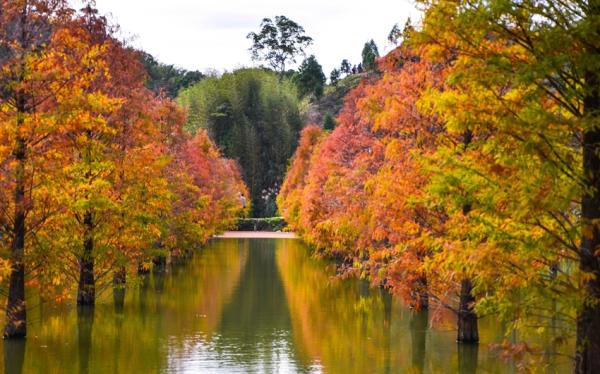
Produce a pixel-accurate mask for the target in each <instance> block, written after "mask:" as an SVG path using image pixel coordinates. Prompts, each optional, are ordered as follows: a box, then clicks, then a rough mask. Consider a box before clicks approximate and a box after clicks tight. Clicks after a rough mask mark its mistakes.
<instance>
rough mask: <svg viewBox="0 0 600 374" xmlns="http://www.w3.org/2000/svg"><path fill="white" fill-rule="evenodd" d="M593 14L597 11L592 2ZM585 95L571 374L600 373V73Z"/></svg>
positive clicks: (589, 77)
mask: <svg viewBox="0 0 600 374" xmlns="http://www.w3.org/2000/svg"><path fill="white" fill-rule="evenodd" d="M595 3H596V7H595V8H594V9H595V10H596V11H598V10H599V8H600V7H599V6H598V4H597V3H598V2H597V1H596V2H595ZM585 79H586V87H587V88H588V90H589V92H588V93H587V96H586V99H585V100H584V105H585V111H586V117H587V119H588V120H590V121H593V123H590V124H588V126H587V127H588V130H587V131H586V132H585V133H584V135H583V173H584V176H585V177H586V178H587V180H586V182H587V186H588V187H589V189H588V190H587V193H586V194H585V195H584V196H583V199H582V207H581V208H582V223H583V229H582V232H583V237H582V240H581V247H580V248H579V260H580V263H579V267H580V269H581V271H582V272H586V273H588V274H592V275H593V277H590V278H587V279H588V280H587V281H586V282H585V283H584V285H583V287H584V295H585V299H584V300H583V306H582V309H581V310H580V312H579V315H578V316H577V349H576V354H575V373H577V374H591V373H600V264H599V263H598V256H597V255H596V251H598V249H599V248H600V229H599V222H600V129H599V125H600V124H599V123H598V119H599V118H600V73H596V72H588V74H586V77H585Z"/></svg>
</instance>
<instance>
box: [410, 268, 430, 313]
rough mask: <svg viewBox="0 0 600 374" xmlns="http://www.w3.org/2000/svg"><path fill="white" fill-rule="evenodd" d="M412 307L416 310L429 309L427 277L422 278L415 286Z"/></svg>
mask: <svg viewBox="0 0 600 374" xmlns="http://www.w3.org/2000/svg"><path fill="white" fill-rule="evenodd" d="M412 299H413V301H412V303H411V307H413V308H414V309H416V310H427V309H429V292H428V291H427V277H426V276H424V275H423V276H422V277H419V279H418V280H417V281H416V282H415V284H414V285H413V291H412Z"/></svg>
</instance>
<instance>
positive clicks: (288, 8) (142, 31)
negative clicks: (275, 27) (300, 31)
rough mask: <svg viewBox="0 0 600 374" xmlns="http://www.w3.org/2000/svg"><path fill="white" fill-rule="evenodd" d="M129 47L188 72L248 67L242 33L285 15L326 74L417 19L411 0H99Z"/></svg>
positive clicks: (384, 44) (385, 46) (385, 44)
mask: <svg viewBox="0 0 600 374" xmlns="http://www.w3.org/2000/svg"><path fill="white" fill-rule="evenodd" d="M96 3H97V7H98V9H99V10H100V12H101V13H104V14H109V15H110V18H111V19H112V20H113V21H114V22H116V23H118V24H119V25H120V26H121V29H122V30H123V33H124V35H125V36H126V37H127V38H133V42H132V43H131V44H133V45H134V46H136V47H138V48H141V49H143V50H145V51H147V52H149V53H151V54H152V55H154V56H155V57H156V58H158V59H159V60H160V61H162V62H165V63H168V64H174V65H177V66H179V67H183V68H186V69H189V70H200V71H207V70H211V69H216V70H218V71H221V72H222V71H223V70H229V71H231V70H233V69H235V68H238V67H242V66H253V65H254V64H253V63H252V61H251V60H250V54H249V52H248V48H249V47H250V41H249V40H248V39H246V35H247V34H248V33H249V32H251V31H258V30H259V25H260V22H261V20H262V19H263V18H265V17H270V18H273V17H274V16H276V15H285V16H287V17H288V18H291V19H292V20H294V21H296V22H298V23H299V24H300V25H302V26H303V27H304V28H305V30H306V34H307V35H308V36H311V37H312V38H313V39H314V44H313V46H312V47H310V49H309V51H308V53H309V54H315V55H316V57H317V59H318V60H319V62H320V63H321V65H323V69H324V71H325V74H326V75H327V76H329V72H330V71H331V70H332V69H333V68H334V67H338V66H339V63H340V62H341V61H342V59H344V58H347V59H349V60H350V61H351V62H352V63H358V62H360V53H361V50H362V47H363V45H364V43H365V42H366V41H367V40H369V39H371V38H373V39H374V40H375V42H376V43H377V45H378V46H379V50H380V52H385V51H388V50H389V49H390V46H389V43H388V42H387V40H386V38H387V35H388V33H389V31H390V30H391V28H392V26H393V25H394V24H395V23H398V24H399V25H400V26H403V25H404V22H405V21H406V18H407V17H409V16H410V17H411V18H412V20H413V21H415V20H418V19H419V13H418V12H417V10H416V8H415V4H414V3H413V2H412V1H411V0H361V1H356V0H345V1H343V0H251V1H248V0H168V1H166V0H96Z"/></svg>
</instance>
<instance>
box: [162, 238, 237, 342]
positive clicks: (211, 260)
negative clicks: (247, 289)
mask: <svg viewBox="0 0 600 374" xmlns="http://www.w3.org/2000/svg"><path fill="white" fill-rule="evenodd" d="M247 259H248V242H247V241H239V243H235V245H232V243H231V241H227V240H218V241H215V242H213V243H212V244H211V245H210V247H209V249H207V250H205V251H203V253H202V254H201V255H200V256H199V257H198V258H197V259H195V261H194V262H193V266H190V267H186V269H185V271H182V272H181V274H177V275H176V276H174V277H169V278H168V279H167V280H165V285H164V291H163V292H161V294H160V296H157V299H156V301H157V304H156V305H157V306H156V308H158V306H159V305H160V308H164V309H165V311H164V315H165V316H166V318H165V321H164V323H165V326H164V328H165V330H166V332H167V333H168V335H170V336H178V337H181V338H183V339H186V337H187V336H188V335H189V333H190V332H193V333H196V332H198V331H200V332H202V333H203V334H206V335H207V336H209V337H210V336H211V335H212V334H214V332H215V330H216V329H217V327H218V326H219V322H220V319H221V316H222V314H223V308H224V307H225V305H226V304H227V302H228V301H229V300H230V298H231V296H232V294H233V292H234V290H235V288H236V286H237V285H238V283H239V280H240V275H241V273H242V270H243V269H244V266H245V264H246V261H247Z"/></svg>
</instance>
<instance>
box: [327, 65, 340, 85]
mask: <svg viewBox="0 0 600 374" xmlns="http://www.w3.org/2000/svg"><path fill="white" fill-rule="evenodd" d="M340 75H341V73H340V71H339V70H338V69H333V70H332V71H331V74H329V83H330V84H332V85H334V86H336V85H337V83H338V82H339V81H340Z"/></svg>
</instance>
